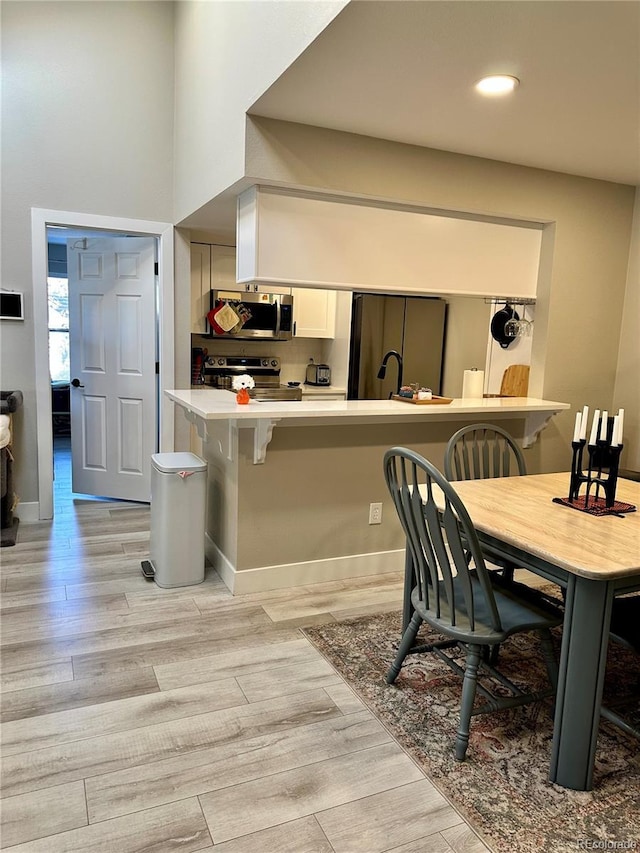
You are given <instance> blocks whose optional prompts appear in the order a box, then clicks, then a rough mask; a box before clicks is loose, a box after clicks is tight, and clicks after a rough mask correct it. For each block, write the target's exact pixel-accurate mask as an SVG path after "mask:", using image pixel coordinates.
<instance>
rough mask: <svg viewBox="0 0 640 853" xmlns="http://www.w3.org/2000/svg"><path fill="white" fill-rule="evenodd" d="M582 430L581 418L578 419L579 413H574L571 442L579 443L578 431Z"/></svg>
mask: <svg viewBox="0 0 640 853" xmlns="http://www.w3.org/2000/svg"><path fill="white" fill-rule="evenodd" d="M581 428H582V418H581V417H580V412H576V423H575V426H574V428H573V440H574V441H580V430H581Z"/></svg>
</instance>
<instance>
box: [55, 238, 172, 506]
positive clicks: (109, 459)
mask: <svg viewBox="0 0 640 853" xmlns="http://www.w3.org/2000/svg"><path fill="white" fill-rule="evenodd" d="M155 242H156V241H155V239H154V238H152V237H116V238H99V239H94V238H86V239H83V240H77V239H76V240H69V241H68V242H67V261H68V277H69V328H70V333H69V362H70V371H71V386H72V387H71V448H72V488H73V491H74V492H80V493H82V494H87V495H102V496H103V497H110V498H120V499H123V500H134V501H148V500H149V499H150V484H151V454H152V453H155V451H156V446H157V439H156V435H157V426H156V421H157V417H156V413H157V400H156V311H155V269H154V267H155V251H156V249H155Z"/></svg>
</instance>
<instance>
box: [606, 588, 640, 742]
mask: <svg viewBox="0 0 640 853" xmlns="http://www.w3.org/2000/svg"><path fill="white" fill-rule="evenodd" d="M609 636H610V637H611V639H612V640H613V641H614V642H616V643H619V644H620V645H622V646H625V647H626V648H627V649H630V650H631V651H633V652H635V653H636V654H640V594H635V595H631V596H621V597H619V598H614V599H613V605H612V607H611V627H610V629H609ZM638 687H640V683H639V685H638ZM620 698H621V697H618V696H606V697H604V699H603V703H604V702H606V704H602V705H601V707H600V713H601V715H602V716H603V717H604V718H605V720H608V721H609V722H610V723H613V724H614V725H615V726H617V727H618V728H619V729H622V731H624V732H626V733H627V734H629V735H632V736H633V737H635V738H637V739H638V740H640V727H639V726H638V725H637V724H634V722H633V721H632V719H631V718H630V716H629V714H628V713H626V712H625V711H624V705H625V704H626V701H627V700H625V698H624V697H622V705H621V704H620ZM635 698H637V697H634V701H635ZM621 711H622V713H621Z"/></svg>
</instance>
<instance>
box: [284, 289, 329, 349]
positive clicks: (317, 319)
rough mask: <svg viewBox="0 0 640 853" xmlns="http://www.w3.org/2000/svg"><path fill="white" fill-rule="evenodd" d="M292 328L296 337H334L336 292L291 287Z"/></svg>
mask: <svg viewBox="0 0 640 853" xmlns="http://www.w3.org/2000/svg"><path fill="white" fill-rule="evenodd" d="M291 294H292V296H293V328H294V334H295V336H296V338H335V336H336V292H335V290H316V289H315V288H310V287H292V288H291Z"/></svg>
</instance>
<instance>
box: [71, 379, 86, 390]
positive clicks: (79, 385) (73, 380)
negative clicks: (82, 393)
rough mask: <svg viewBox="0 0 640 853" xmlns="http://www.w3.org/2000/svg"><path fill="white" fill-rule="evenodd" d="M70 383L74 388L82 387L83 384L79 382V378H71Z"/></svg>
mask: <svg viewBox="0 0 640 853" xmlns="http://www.w3.org/2000/svg"><path fill="white" fill-rule="evenodd" d="M71 384H72V385H73V387H74V388H84V385H82V384H81V382H80V380H79V379H72V380H71Z"/></svg>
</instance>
